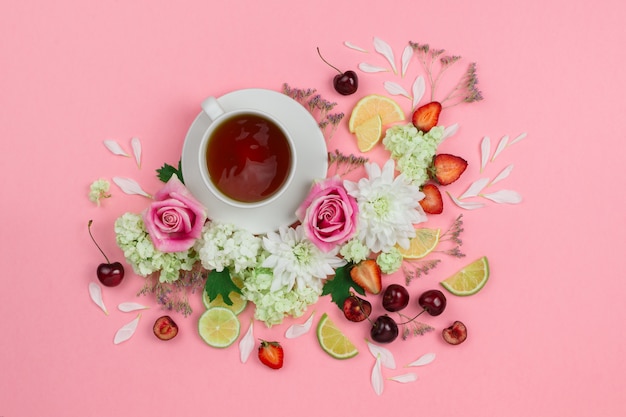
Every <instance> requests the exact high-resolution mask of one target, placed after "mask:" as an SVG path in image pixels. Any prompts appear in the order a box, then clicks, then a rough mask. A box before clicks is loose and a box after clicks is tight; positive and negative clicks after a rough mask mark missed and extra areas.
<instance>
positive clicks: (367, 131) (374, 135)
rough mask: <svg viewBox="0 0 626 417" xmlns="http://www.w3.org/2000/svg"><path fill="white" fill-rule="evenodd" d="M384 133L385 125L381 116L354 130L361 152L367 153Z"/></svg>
mask: <svg viewBox="0 0 626 417" xmlns="http://www.w3.org/2000/svg"><path fill="white" fill-rule="evenodd" d="M382 133H383V123H382V119H381V118H380V116H378V115H376V116H374V117H372V118H371V119H369V120H367V121H365V122H363V123H361V124H360V125H358V126H357V127H356V128H355V129H354V134H355V135H356V143H357V146H358V147H359V150H360V151H361V152H367V151H369V150H370V149H372V148H373V147H374V146H375V145H376V144H377V143H378V141H380V136H381V135H382Z"/></svg>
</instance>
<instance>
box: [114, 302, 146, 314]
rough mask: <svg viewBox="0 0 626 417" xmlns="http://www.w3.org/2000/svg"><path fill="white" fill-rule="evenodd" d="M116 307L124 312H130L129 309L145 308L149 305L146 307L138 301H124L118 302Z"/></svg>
mask: <svg viewBox="0 0 626 417" xmlns="http://www.w3.org/2000/svg"><path fill="white" fill-rule="evenodd" d="M117 308H118V309H119V310H120V311H123V312H124V313H130V312H131V311H137V310H145V309H147V308H149V307H146V306H145V305H143V304H139V303H131V302H126V303H120V304H118V305H117Z"/></svg>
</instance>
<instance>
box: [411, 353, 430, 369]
mask: <svg viewBox="0 0 626 417" xmlns="http://www.w3.org/2000/svg"><path fill="white" fill-rule="evenodd" d="M435 356H436V355H435V354H434V353H426V354H424V355H422V356H420V357H419V358H417V359H416V360H414V361H413V362H411V363H409V364H408V365H406V366H405V367H409V366H424V365H428V364H429V363H432V362H433V361H434V360H435Z"/></svg>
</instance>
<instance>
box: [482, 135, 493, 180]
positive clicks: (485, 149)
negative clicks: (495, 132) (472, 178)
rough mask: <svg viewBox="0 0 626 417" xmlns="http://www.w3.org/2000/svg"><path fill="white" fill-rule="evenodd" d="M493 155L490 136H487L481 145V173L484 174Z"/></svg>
mask: <svg viewBox="0 0 626 417" xmlns="http://www.w3.org/2000/svg"><path fill="white" fill-rule="evenodd" d="M490 153H491V139H489V136H485V137H484V138H483V140H482V142H481V143H480V160H481V162H480V172H483V170H484V169H485V166H487V162H488V161H489V154H490Z"/></svg>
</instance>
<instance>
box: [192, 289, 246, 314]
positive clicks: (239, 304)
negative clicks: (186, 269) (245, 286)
mask: <svg viewBox="0 0 626 417" xmlns="http://www.w3.org/2000/svg"><path fill="white" fill-rule="evenodd" d="M228 298H230V301H232V302H233V303H232V304H231V305H228V304H226V302H225V301H224V298H223V297H222V294H218V295H217V297H216V298H215V299H214V300H213V301H211V300H210V299H209V296H208V294H207V293H206V291H202V303H203V304H204V306H205V307H206V308H207V309H208V308H212V307H224V308H227V309H229V310H232V312H233V313H235V314H239V313H241V312H242V311H243V310H244V309H245V308H246V305H248V300H246V299H245V298H243V295H241V294H239V293H238V292H235V291H232V292H231V293H230V294H228Z"/></svg>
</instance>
